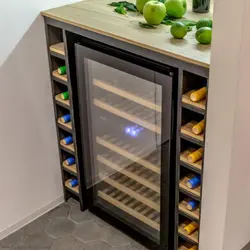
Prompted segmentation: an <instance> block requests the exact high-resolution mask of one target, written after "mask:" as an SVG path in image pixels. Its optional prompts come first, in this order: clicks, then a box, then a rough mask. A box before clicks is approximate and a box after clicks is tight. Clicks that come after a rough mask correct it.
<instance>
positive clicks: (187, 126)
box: [181, 121, 204, 142]
mask: <svg viewBox="0 0 250 250" xmlns="http://www.w3.org/2000/svg"><path fill="white" fill-rule="evenodd" d="M196 124H197V122H196V121H191V122H189V123H187V124H185V125H183V126H182V127H181V133H182V134H183V135H186V136H189V137H191V138H193V139H195V140H198V141H201V142H203V141H204V133H202V134H200V135H196V134H194V133H193V132H192V128H193V126H194V125H196Z"/></svg>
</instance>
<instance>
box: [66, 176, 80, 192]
mask: <svg viewBox="0 0 250 250" xmlns="http://www.w3.org/2000/svg"><path fill="white" fill-rule="evenodd" d="M70 181H71V179H69V180H67V181H65V187H66V188H68V189H69V190H71V191H73V192H74V193H76V194H79V186H76V187H71V185H70Z"/></svg>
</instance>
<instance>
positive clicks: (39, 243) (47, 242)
mask: <svg viewBox="0 0 250 250" xmlns="http://www.w3.org/2000/svg"><path fill="white" fill-rule="evenodd" d="M53 241H54V240H53V239H52V238H51V237H49V236H48V235H47V234H45V233H36V234H32V235H28V236H26V237H25V239H24V240H23V243H22V247H23V249H29V248H50V247H51V246H52V244H53Z"/></svg>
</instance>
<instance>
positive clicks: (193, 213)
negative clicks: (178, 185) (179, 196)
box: [179, 200, 200, 220]
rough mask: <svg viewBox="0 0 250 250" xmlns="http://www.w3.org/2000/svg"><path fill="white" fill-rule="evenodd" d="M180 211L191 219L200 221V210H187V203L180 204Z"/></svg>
mask: <svg viewBox="0 0 250 250" xmlns="http://www.w3.org/2000/svg"><path fill="white" fill-rule="evenodd" d="M179 211H181V212H182V213H184V214H187V215H189V216H190V217H192V218H194V219H196V220H199V218H200V209H199V208H197V209H195V210H194V211H190V210H188V209H187V201H185V200H183V201H181V202H180V203H179Z"/></svg>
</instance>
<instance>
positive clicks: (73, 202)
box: [67, 198, 80, 207]
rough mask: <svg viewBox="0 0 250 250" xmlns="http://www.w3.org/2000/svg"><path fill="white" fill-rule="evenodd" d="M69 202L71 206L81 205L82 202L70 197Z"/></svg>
mask: <svg viewBox="0 0 250 250" xmlns="http://www.w3.org/2000/svg"><path fill="white" fill-rule="evenodd" d="M67 204H69V205H70V206H71V207H80V202H79V201H77V200H75V199H73V198H70V199H68V201H67Z"/></svg>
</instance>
